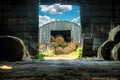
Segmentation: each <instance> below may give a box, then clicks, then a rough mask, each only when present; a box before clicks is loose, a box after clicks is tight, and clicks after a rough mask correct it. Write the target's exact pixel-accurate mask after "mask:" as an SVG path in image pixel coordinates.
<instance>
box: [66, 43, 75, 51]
mask: <svg viewBox="0 0 120 80" xmlns="http://www.w3.org/2000/svg"><path fill="white" fill-rule="evenodd" d="M68 46H69V47H71V48H72V49H73V50H75V49H76V43H75V42H70V43H69V44H68Z"/></svg>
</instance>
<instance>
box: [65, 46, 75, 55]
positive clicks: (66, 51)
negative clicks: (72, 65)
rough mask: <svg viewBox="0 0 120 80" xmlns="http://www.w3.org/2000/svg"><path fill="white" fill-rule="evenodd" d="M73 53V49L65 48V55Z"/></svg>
mask: <svg viewBox="0 0 120 80" xmlns="http://www.w3.org/2000/svg"><path fill="white" fill-rule="evenodd" d="M72 51H73V50H72V48H71V47H69V46H67V47H65V48H64V49H63V52H64V53H65V54H69V53H71V52H72Z"/></svg>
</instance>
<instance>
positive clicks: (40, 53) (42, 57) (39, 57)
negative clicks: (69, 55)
mask: <svg viewBox="0 0 120 80" xmlns="http://www.w3.org/2000/svg"><path fill="white" fill-rule="evenodd" d="M37 57H38V59H39V60H43V59H44V57H45V55H44V54H43V53H42V51H40V52H39V53H38V54H37Z"/></svg>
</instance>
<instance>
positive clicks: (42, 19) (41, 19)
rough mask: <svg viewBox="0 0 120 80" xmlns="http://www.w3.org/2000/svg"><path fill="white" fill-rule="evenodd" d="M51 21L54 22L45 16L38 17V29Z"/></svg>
mask: <svg viewBox="0 0 120 80" xmlns="http://www.w3.org/2000/svg"><path fill="white" fill-rule="evenodd" d="M52 21H55V19H54V18H51V17H49V16H46V15H45V16H41V15H39V27H41V26H42V25H44V24H47V23H49V22H52Z"/></svg>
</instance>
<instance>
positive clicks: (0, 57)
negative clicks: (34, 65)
mask: <svg viewBox="0 0 120 80" xmlns="http://www.w3.org/2000/svg"><path fill="white" fill-rule="evenodd" d="M30 59H31V57H30V54H29V52H28V50H27V49H26V47H25V44H24V42H23V40H22V39H20V38H18V37H15V36H0V61H21V60H30Z"/></svg>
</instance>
